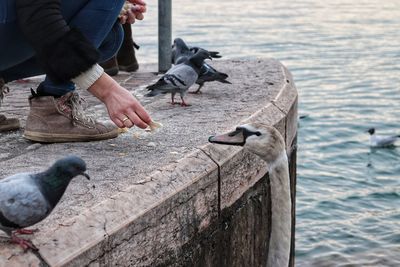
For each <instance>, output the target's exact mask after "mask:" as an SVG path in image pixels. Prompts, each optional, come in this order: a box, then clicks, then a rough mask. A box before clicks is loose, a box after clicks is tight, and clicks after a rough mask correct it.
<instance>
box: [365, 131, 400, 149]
mask: <svg viewBox="0 0 400 267" xmlns="http://www.w3.org/2000/svg"><path fill="white" fill-rule="evenodd" d="M367 132H368V133H369V134H370V137H369V141H370V145H371V147H388V146H393V145H394V144H395V142H396V141H397V139H398V138H400V135H392V136H381V135H377V134H376V131H375V128H370V129H368V131H367Z"/></svg>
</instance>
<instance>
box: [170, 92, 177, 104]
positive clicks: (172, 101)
mask: <svg viewBox="0 0 400 267" xmlns="http://www.w3.org/2000/svg"><path fill="white" fill-rule="evenodd" d="M171 104H172V105H175V104H176V103H175V94H171Z"/></svg>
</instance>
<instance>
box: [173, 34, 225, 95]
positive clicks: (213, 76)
mask: <svg viewBox="0 0 400 267" xmlns="http://www.w3.org/2000/svg"><path fill="white" fill-rule="evenodd" d="M199 49H202V48H199V47H191V48H190V47H189V46H187V45H186V43H185V42H184V41H183V40H182V39H181V38H176V39H175V40H174V44H173V46H172V63H173V64H179V63H180V62H182V60H184V59H185V58H187V57H189V56H191V55H192V54H195V53H196V52H197V51H198V50H199ZM207 52H208V53H209V54H210V56H211V57H212V58H220V57H221V55H219V52H216V51H207ZM228 77H229V76H228V74H226V73H223V72H219V71H217V70H216V69H214V68H213V67H211V66H210V65H209V64H208V63H206V62H204V63H203V66H202V67H201V69H200V74H199V78H198V79H197V81H196V84H198V85H199V87H198V88H197V90H196V91H194V92H192V93H194V94H198V93H201V92H200V89H201V88H202V87H203V86H204V83H205V82H213V81H218V82H221V83H228V84H231V82H229V81H227V80H226V79H227V78H228Z"/></svg>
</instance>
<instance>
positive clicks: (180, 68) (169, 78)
mask: <svg viewBox="0 0 400 267" xmlns="http://www.w3.org/2000/svg"><path fill="white" fill-rule="evenodd" d="M206 58H211V57H210V54H209V53H208V51H206V50H204V49H199V50H198V51H197V53H196V54H194V55H191V56H190V57H187V58H183V59H182V62H180V63H179V64H177V65H174V66H172V68H170V69H169V70H168V71H167V73H165V74H164V75H163V76H162V77H161V78H160V79H159V80H158V81H157V82H156V83H155V84H152V85H149V86H147V87H146V88H147V89H148V90H149V91H150V92H149V93H147V94H146V95H145V96H156V95H159V94H166V93H171V100H172V104H173V105H174V104H175V101H174V98H175V94H176V93H179V94H180V97H181V99H182V103H181V106H188V104H186V103H185V100H184V96H185V94H186V91H187V90H188V89H189V87H190V86H192V85H193V84H194V83H195V82H196V80H197V78H198V77H199V73H200V69H201V67H202V65H203V63H204V60H205V59H206Z"/></svg>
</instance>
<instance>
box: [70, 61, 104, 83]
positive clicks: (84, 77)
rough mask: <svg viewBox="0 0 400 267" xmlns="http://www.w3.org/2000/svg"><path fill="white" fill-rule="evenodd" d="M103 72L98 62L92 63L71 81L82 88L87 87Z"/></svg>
mask: <svg viewBox="0 0 400 267" xmlns="http://www.w3.org/2000/svg"><path fill="white" fill-rule="evenodd" d="M103 73H104V69H103V68H102V67H101V66H100V65H99V64H94V65H93V67H91V68H90V69H88V70H87V71H85V72H83V73H81V74H80V75H79V76H77V77H75V78H73V79H72V82H74V83H75V84H76V85H77V86H79V87H80V88H82V89H88V88H89V87H90V86H92V84H94V83H95V82H96V81H97V80H98V79H99V78H100V76H101V75H103Z"/></svg>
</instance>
